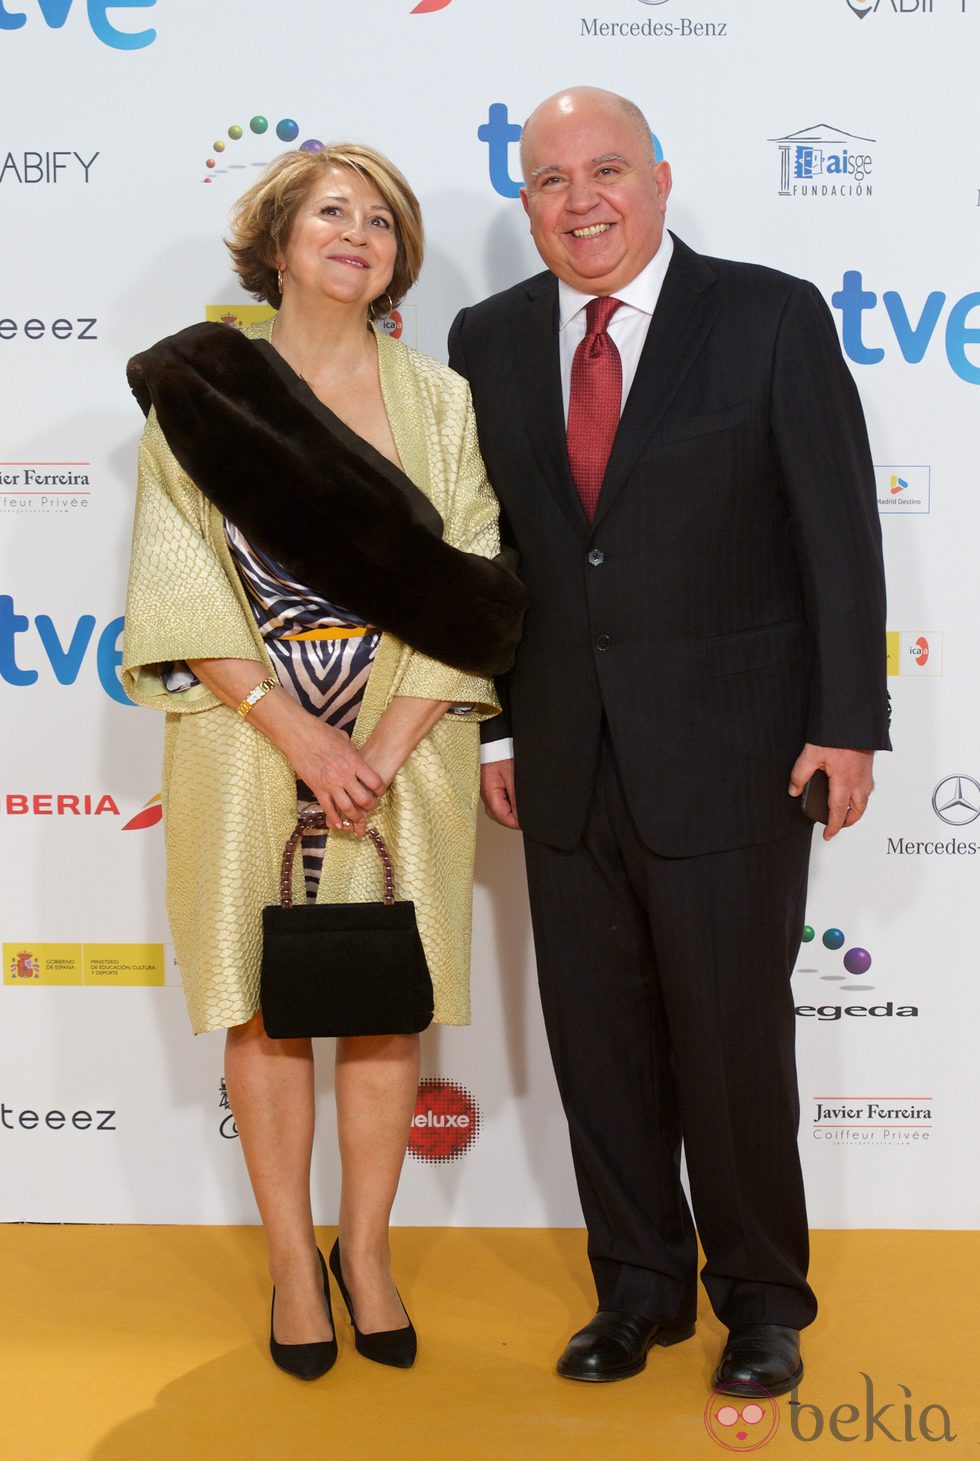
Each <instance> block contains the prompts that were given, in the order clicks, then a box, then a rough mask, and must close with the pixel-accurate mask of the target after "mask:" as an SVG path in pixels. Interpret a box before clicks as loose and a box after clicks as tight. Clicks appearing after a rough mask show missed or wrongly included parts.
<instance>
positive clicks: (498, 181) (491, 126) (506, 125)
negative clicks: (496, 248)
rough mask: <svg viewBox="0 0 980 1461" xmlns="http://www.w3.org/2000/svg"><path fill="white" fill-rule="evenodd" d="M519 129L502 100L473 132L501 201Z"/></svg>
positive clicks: (514, 194)
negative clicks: (482, 147)
mask: <svg viewBox="0 0 980 1461" xmlns="http://www.w3.org/2000/svg"><path fill="white" fill-rule="evenodd" d="M0 3H2V0H0ZM521 130H522V129H521V128H520V127H519V126H518V124H517V123H516V122H512V121H511V120H510V115H509V113H508V111H507V103H506V102H503V101H495V102H491V103H490V110H489V111H488V112H487V120H486V121H485V122H481V124H480V126H479V127H477V129H476V135H477V137H479V139H480V141H481V142H485V143H486V144H487V161H488V163H489V167H490V184H491V186H492V187H493V190H494V192H495V193H499V194H500V196H501V197H502V198H519V197H520V196H521V189H522V188H523V186H524V184H523V182H522V181H521V180H520V179H517V180H516V181H515V179H514V178H512V177H511V175H510V147H511V144H512V143H514V142H520V140H521ZM650 135H651V136H652V137H653V155H654V158H655V159H656V161H657V162H662V161H663V157H664V150H663V148H662V147H661V145H660V139H659V138H658V137H657V135H656V134H655V133H651V134H650Z"/></svg>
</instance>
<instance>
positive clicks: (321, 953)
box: [260, 811, 433, 1040]
mask: <svg viewBox="0 0 980 1461" xmlns="http://www.w3.org/2000/svg"><path fill="white" fill-rule="evenodd" d="M326 825H327V819H326V817H325V815H324V814H323V812H322V811H309V812H303V813H302V815H301V816H300V818H299V821H298V822H297V824H296V828H295V830H294V831H293V833H292V836H291V837H290V838H289V841H288V842H287V843H286V846H285V849H284V851H283V855H282V874H281V877H280V881H279V893H280V900H281V901H280V903H279V904H272V905H271V906H270V907H268V908H263V910H262V933H263V946H262V974H261V986H260V1000H261V1005H262V1019H263V1022H264V1024H265V1030H266V1034H267V1035H270V1036H271V1037H272V1038H273V1039H274V1040H292V1039H296V1038H298V1037H303V1036H319V1035H414V1034H417V1033H418V1032H419V1031H420V1030H424V1029H425V1028H426V1027H427V1026H428V1025H430V1024H431V1023H432V1009H433V996H432V979H431V977H430V975H429V969H428V965H427V964H426V962H425V951H424V950H423V948H422V940H421V939H420V938H419V930H418V924H417V923H416V920H415V904H414V903H396V902H395V879H394V873H393V871H392V866H391V858H390V857H389V855H388V849H387V847H386V846H385V843H384V838H383V837H382V836H381V833H380V832H379V831H378V830H377V828H375V827H369V828H368V829H367V835H368V837H370V839H371V841H372V842H373V843H374V846H375V848H376V850H377V853H378V856H379V857H380V859H381V863H382V866H383V868H384V885H385V886H384V901H383V902H381V903H304V904H303V905H302V906H301V907H299V908H294V907H293V859H294V857H295V855H296V849H297V847H298V846H299V844H300V842H301V840H302V838H303V834H304V833H306V832H322V831H323V830H324V828H325V827H326Z"/></svg>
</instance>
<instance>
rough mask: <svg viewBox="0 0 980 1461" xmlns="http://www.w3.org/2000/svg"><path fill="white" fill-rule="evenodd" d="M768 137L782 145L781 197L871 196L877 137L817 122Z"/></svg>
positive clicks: (780, 147)
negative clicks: (871, 148) (780, 134)
mask: <svg viewBox="0 0 980 1461" xmlns="http://www.w3.org/2000/svg"><path fill="white" fill-rule="evenodd" d="M769 140H770V142H775V144H776V146H777V147H778V148H779V196H780V197H781V198H870V197H871V191H872V189H871V183H870V182H869V181H868V178H869V177H870V174H871V167H872V162H873V158H872V156H871V153H870V152H869V151H868V148H869V147H872V146H873V145H874V142H875V139H874V137H861V136H859V135H858V134H857V133H856V132H843V131H841V129H840V127H829V126H828V125H827V123H826V122H818V123H817V125H816V126H815V127H805V128H804V129H803V130H802V131H800V132H791V133H790V134H789V136H788V137H770V139H769Z"/></svg>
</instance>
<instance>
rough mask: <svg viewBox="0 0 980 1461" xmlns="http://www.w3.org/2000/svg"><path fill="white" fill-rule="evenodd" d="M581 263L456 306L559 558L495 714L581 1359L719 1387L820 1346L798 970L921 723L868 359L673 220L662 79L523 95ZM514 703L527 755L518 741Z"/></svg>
mask: <svg viewBox="0 0 980 1461" xmlns="http://www.w3.org/2000/svg"><path fill="white" fill-rule="evenodd" d="M522 161H523V167H524V177H525V180H526V181H525V187H524V191H523V192H522V194H521V197H522V200H523V203H524V208H525V210H526V212H527V214H528V217H529V218H530V223H531V233H532V235H533V238H534V241H535V244H536V246H537V248H538V252H539V253H540V254H541V257H542V259H543V260H544V263H545V264H546V265H547V271H546V272H545V273H543V274H539V275H537V276H536V277H535V278H533V279H530V280H528V281H525V282H524V283H522V284H519V285H517V286H516V287H514V288H513V289H510V290H507V291H505V292H504V293H502V294H498V295H496V296H494V297H493V298H492V299H488V300H486V301H484V302H483V303H482V304H479V305H477V306H475V307H474V308H472V309H468V310H464V311H463V312H462V313H461V314H460V315H459V317H458V318H457V320H456V322H455V324H454V326H453V330H452V335H451V340H450V358H451V363H452V364H453V365H454V366H455V367H456V368H457V369H458V370H459V371H461V372H462V373H463V374H464V375H466V376H467V377H468V378H469V380H470V384H471V386H472V390H473V396H474V400H475V403H476V411H477V420H478V424H479V430H480V441H481V445H482V448H483V453H484V456H485V458H486V462H487V466H488V469H489V473H490V478H491V481H492V482H493V485H494V487H495V489H496V491H497V493H498V495H499V497H500V499H501V502H502V505H503V509H504V514H505V518H506V521H507V523H508V524H509V531H510V535H511V538H512V541H513V543H514V544H515V546H516V547H517V549H518V551H519V553H520V560H521V573H522V576H523V578H524V579H525V581H526V583H527V585H528V587H529V589H530V592H531V609H530V612H529V614H528V617H527V621H526V636H525V640H524V643H523V645H522V647H521V649H520V650H519V652H518V658H517V662H516V665H515V668H514V670H513V672H512V673H511V675H510V677H509V683H508V684H507V685H505V686H504V687H502V688H503V689H504V691H505V694H506V699H505V702H504V703H505V704H506V705H507V707H508V719H506V720H503V719H502V720H501V721H500V722H492V723H491V725H490V733H489V739H490V740H491V741H496V742H497V744H496V745H491V746H488V747H485V750H486V751H487V753H488V755H489V756H490V757H493V756H501V755H503V756H504V757H505V759H496V760H491V761H490V763H489V764H488V765H486V766H485V767H484V775H483V796H484V802H485V805H486V807H487V810H488V812H489V813H490V815H491V816H492V817H494V818H495V819H496V820H497V821H499V822H501V823H503V825H505V826H510V827H517V826H518V818H519V825H520V826H521V828H522V829H523V833H524V843H525V852H526V861H527V872H528V884H529V889H530V898H531V913H532V921H533V928H534V938H535V947H536V954H537V961H538V970H539V979H540V985H541V994H542V1001H543V1006H544V1014H545V1020H546V1024H547V1029H548V1037H549V1042H550V1046H551V1051H552V1056H553V1059H554V1065H555V1070H556V1073H557V1077H558V1082H559V1087H560V1091H561V1096H562V1100H563V1104H564V1107H565V1112H566V1115H567V1117H568V1122H569V1127H570V1134H571V1145H572V1154H573V1158H574V1162H575V1170H576V1176H577V1180H578V1185H579V1192H580V1195H581V1199H582V1204H583V1208H584V1212H585V1218H586V1222H587V1225H588V1233H589V1256H590V1260H591V1264H592V1270H593V1274H594V1278H595V1283H596V1288H597V1292H598V1299H599V1307H598V1313H597V1314H596V1316H595V1318H594V1319H593V1320H592V1321H591V1322H590V1323H589V1324H587V1325H586V1327H585V1328H584V1329H583V1330H581V1331H580V1332H579V1333H578V1334H576V1335H573V1337H572V1338H571V1340H570V1341H569V1343H568V1345H567V1347H566V1349H565V1351H564V1353H563V1355H562V1356H561V1358H560V1360H559V1362H558V1368H559V1371H560V1373H561V1374H563V1375H565V1376H567V1377H569V1378H572V1379H578V1380H594V1381H599V1380H617V1379H621V1378H624V1377H625V1376H627V1375H631V1374H635V1373H637V1372H638V1371H639V1370H641V1369H642V1368H643V1367H644V1365H645V1362H646V1356H647V1352H648V1350H649V1349H650V1347H651V1346H652V1345H656V1344H661V1345H667V1344H673V1343H676V1342H678V1341H680V1340H683V1339H686V1338H688V1337H689V1336H690V1335H691V1334H692V1333H693V1332H694V1318H695V1312H696V1284H697V1273H696V1265H697V1242H696V1237H695V1229H694V1225H693V1222H692V1218H691V1213H690V1210H689V1208H688V1204H687V1202H686V1200H685V1197H684V1194H683V1191H682V1187H681V1183H680V1174H679V1163H680V1150H681V1142H682V1139H683V1142H684V1147H685V1154H686V1159H687V1167H688V1172H689V1177H690V1185H691V1194H692V1199H693V1207H694V1213H695V1215H696V1218H697V1225H698V1230H699V1232H700V1237H701V1242H702V1245H703V1248H704V1251H705V1255H706V1263H705V1267H704V1270H703V1273H702V1278H703V1281H704V1284H705V1287H706V1289H707V1292H708V1295H709V1298H710V1300H711V1303H712V1306H713V1307H714V1309H715V1312H716V1313H717V1314H718V1316H719V1318H720V1319H721V1320H722V1322H723V1323H724V1324H725V1325H726V1326H727V1327H728V1329H729V1335H728V1343H727V1345H726V1348H725V1352H724V1355H723V1357H722V1360H721V1363H720V1365H719V1368H718V1371H717V1372H716V1375H715V1381H714V1383H715V1385H716V1387H717V1388H719V1389H722V1390H726V1391H730V1392H732V1393H739V1392H740V1390H743V1389H744V1388H746V1387H749V1386H752V1385H761V1386H762V1387H763V1388H764V1389H766V1390H768V1391H769V1392H770V1393H773V1394H779V1393H781V1392H783V1391H786V1390H788V1389H790V1388H791V1387H792V1386H793V1385H794V1384H796V1383H798V1381H799V1379H800V1377H801V1375H802V1373H803V1370H802V1363H801V1360H800V1351H799V1333H798V1331H799V1330H800V1329H801V1328H802V1327H803V1326H804V1325H806V1324H809V1323H810V1322H811V1321H812V1319H813V1317H814V1314H815V1312H816V1301H815V1299H814V1296H813V1293H812V1291H811V1289H810V1287H809V1285H808V1283H807V1277H806V1275H807V1264H808V1238H807V1222H806V1210H805V1206H804V1197H803V1187H802V1179H801V1173H800V1164H799V1155H798V1150H797V1144H796V1138H797V1127H798V1120H799V1097H798V1092H797V1086H796V1070H795V1057H794V1033H795V1026H794V1008H793V999H792V994H791V990H790V974H791V971H792V968H793V964H794V960H795V957H796V953H797V950H798V947H799V941H800V936H801V932H802V926H803V913H804V897H805V891H806V878H807V863H808V857H809V844H810V830H811V823H810V822H809V821H808V820H807V818H806V816H805V815H804V813H803V811H802V810H801V804H800V795H801V793H802V791H803V789H804V786H805V784H806V783H807V781H808V779H809V778H810V776H811V775H812V774H813V773H814V772H815V771H818V770H823V771H825V772H826V773H827V775H828V777H829V808H830V810H829V822H828V826H827V829H826V831H825V833H824V836H825V837H827V838H830V837H833V836H834V835H835V834H836V833H837V832H838V831H839V830H840V828H841V827H843V826H850V825H852V824H853V823H854V822H856V821H857V820H858V819H859V818H860V816H861V815H862V813H863V812H864V809H865V806H866V804H867V800H868V795H869V793H870V791H871V787H872V760H873V752H874V749H875V748H887V747H888V744H889V742H888V711H887V694H886V691H885V679H884V673H885V669H884V666H885V653H884V649H885V645H884V590H883V576H882V564H881V547H880V532H879V526H878V518H877V511H876V504H875V489H874V480H873V474H872V467H871V461H870V456H869V451H868V444H867V437H866V433H865V428H864V422H863V418H862V414H861V408H860V404H859V401H858V398H857V392H856V390H855V388H854V384H853V382H852V380H851V377H850V374H849V372H848V370H847V368H846V366H845V365H844V362H843V359H842V357H841V353H840V348H839V345H838V343H837V336H836V332H835V330H834V327H833V323H832V321H831V317H830V314H829V311H828V310H827V308H826V306H825V305H824V303H823V301H822V300H821V298H820V296H819V295H818V293H817V291H816V289H815V288H814V287H813V286H812V285H810V284H807V283H805V282H803V281H801V280H798V279H793V278H791V277H789V276H787V275H784V274H779V273H776V272H774V271H773V270H770V269H763V268H758V267H755V266H752V265H747V264H735V263H731V262H728V261H724V260H720V259H709V258H703V257H700V256H699V255H697V254H695V253H694V252H693V251H692V250H691V249H689V248H687V247H686V246H685V245H684V244H683V243H682V242H681V241H680V240H679V239H677V238H672V237H671V236H670V235H669V234H667V233H665V231H664V216H665V212H666V206H667V198H668V195H669V192H670V187H671V176H670V169H669V167H668V165H667V163H666V162H657V161H656V160H655V158H654V154H653V149H652V145H651V135H650V129H649V127H648V125H647V124H646V122H645V121H644V119H643V117H642V114H641V113H640V112H639V111H638V110H637V109H636V108H635V107H634V106H633V105H632V103H630V102H627V101H625V100H624V99H623V98H621V97H617V96H614V95H612V94H611V93H608V92H603V91H599V90H596V89H593V88H586V87H580V88H575V89H574V90H571V91H566V92H563V93H561V94H560V95H558V96H555V97H552V98H551V99H550V100H548V101H546V102H544V103H543V104H542V105H541V106H539V107H538V108H537V109H536V111H534V112H533V113H532V115H531V117H530V119H529V120H528V123H527V125H526V127H525V129H524V135H523V141H522ZM511 734H512V737H513V759H512V760H511V759H510V756H509V750H510V747H509V744H505V745H503V746H501V745H500V744H499V742H500V738H501V737H504V736H509V735H511Z"/></svg>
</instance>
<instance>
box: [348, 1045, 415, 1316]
mask: <svg viewBox="0 0 980 1461" xmlns="http://www.w3.org/2000/svg"><path fill="white" fill-rule="evenodd" d="M418 1084H419V1039H418V1036H417V1035H382V1036H357V1037H348V1038H347V1039H343V1040H338V1041H337V1131H338V1135H339V1138H340V1161H341V1166H342V1169H343V1181H342V1185H341V1196H340V1253H341V1261H342V1265H343V1274H344V1281H345V1282H346V1284H347V1287H348V1289H349V1291H350V1296H351V1303H352V1304H353V1305H354V1313H355V1314H356V1316H357V1327H358V1329H360V1331H361V1333H362V1334H374V1333H376V1332H377V1331H379V1330H385V1329H399V1328H401V1327H403V1326H404V1325H405V1324H406V1322H407V1320H406V1315H405V1310H404V1309H403V1308H402V1305H401V1303H400V1301H399V1298H398V1294H397V1291H396V1289H395V1284H394V1282H393V1280H392V1277H391V1272H390V1261H391V1253H390V1250H389V1247H388V1221H389V1218H390V1216H391V1205H392V1203H393V1202H394V1200H395V1192H396V1191H397V1188H398V1178H399V1176H400V1175H401V1169H402V1163H403V1162H404V1160H405V1148H406V1146H407V1144H408V1136H409V1131H410V1130H411V1122H412V1113H413V1111H414V1110H415V1100H416V1096H417V1093H418Z"/></svg>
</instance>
